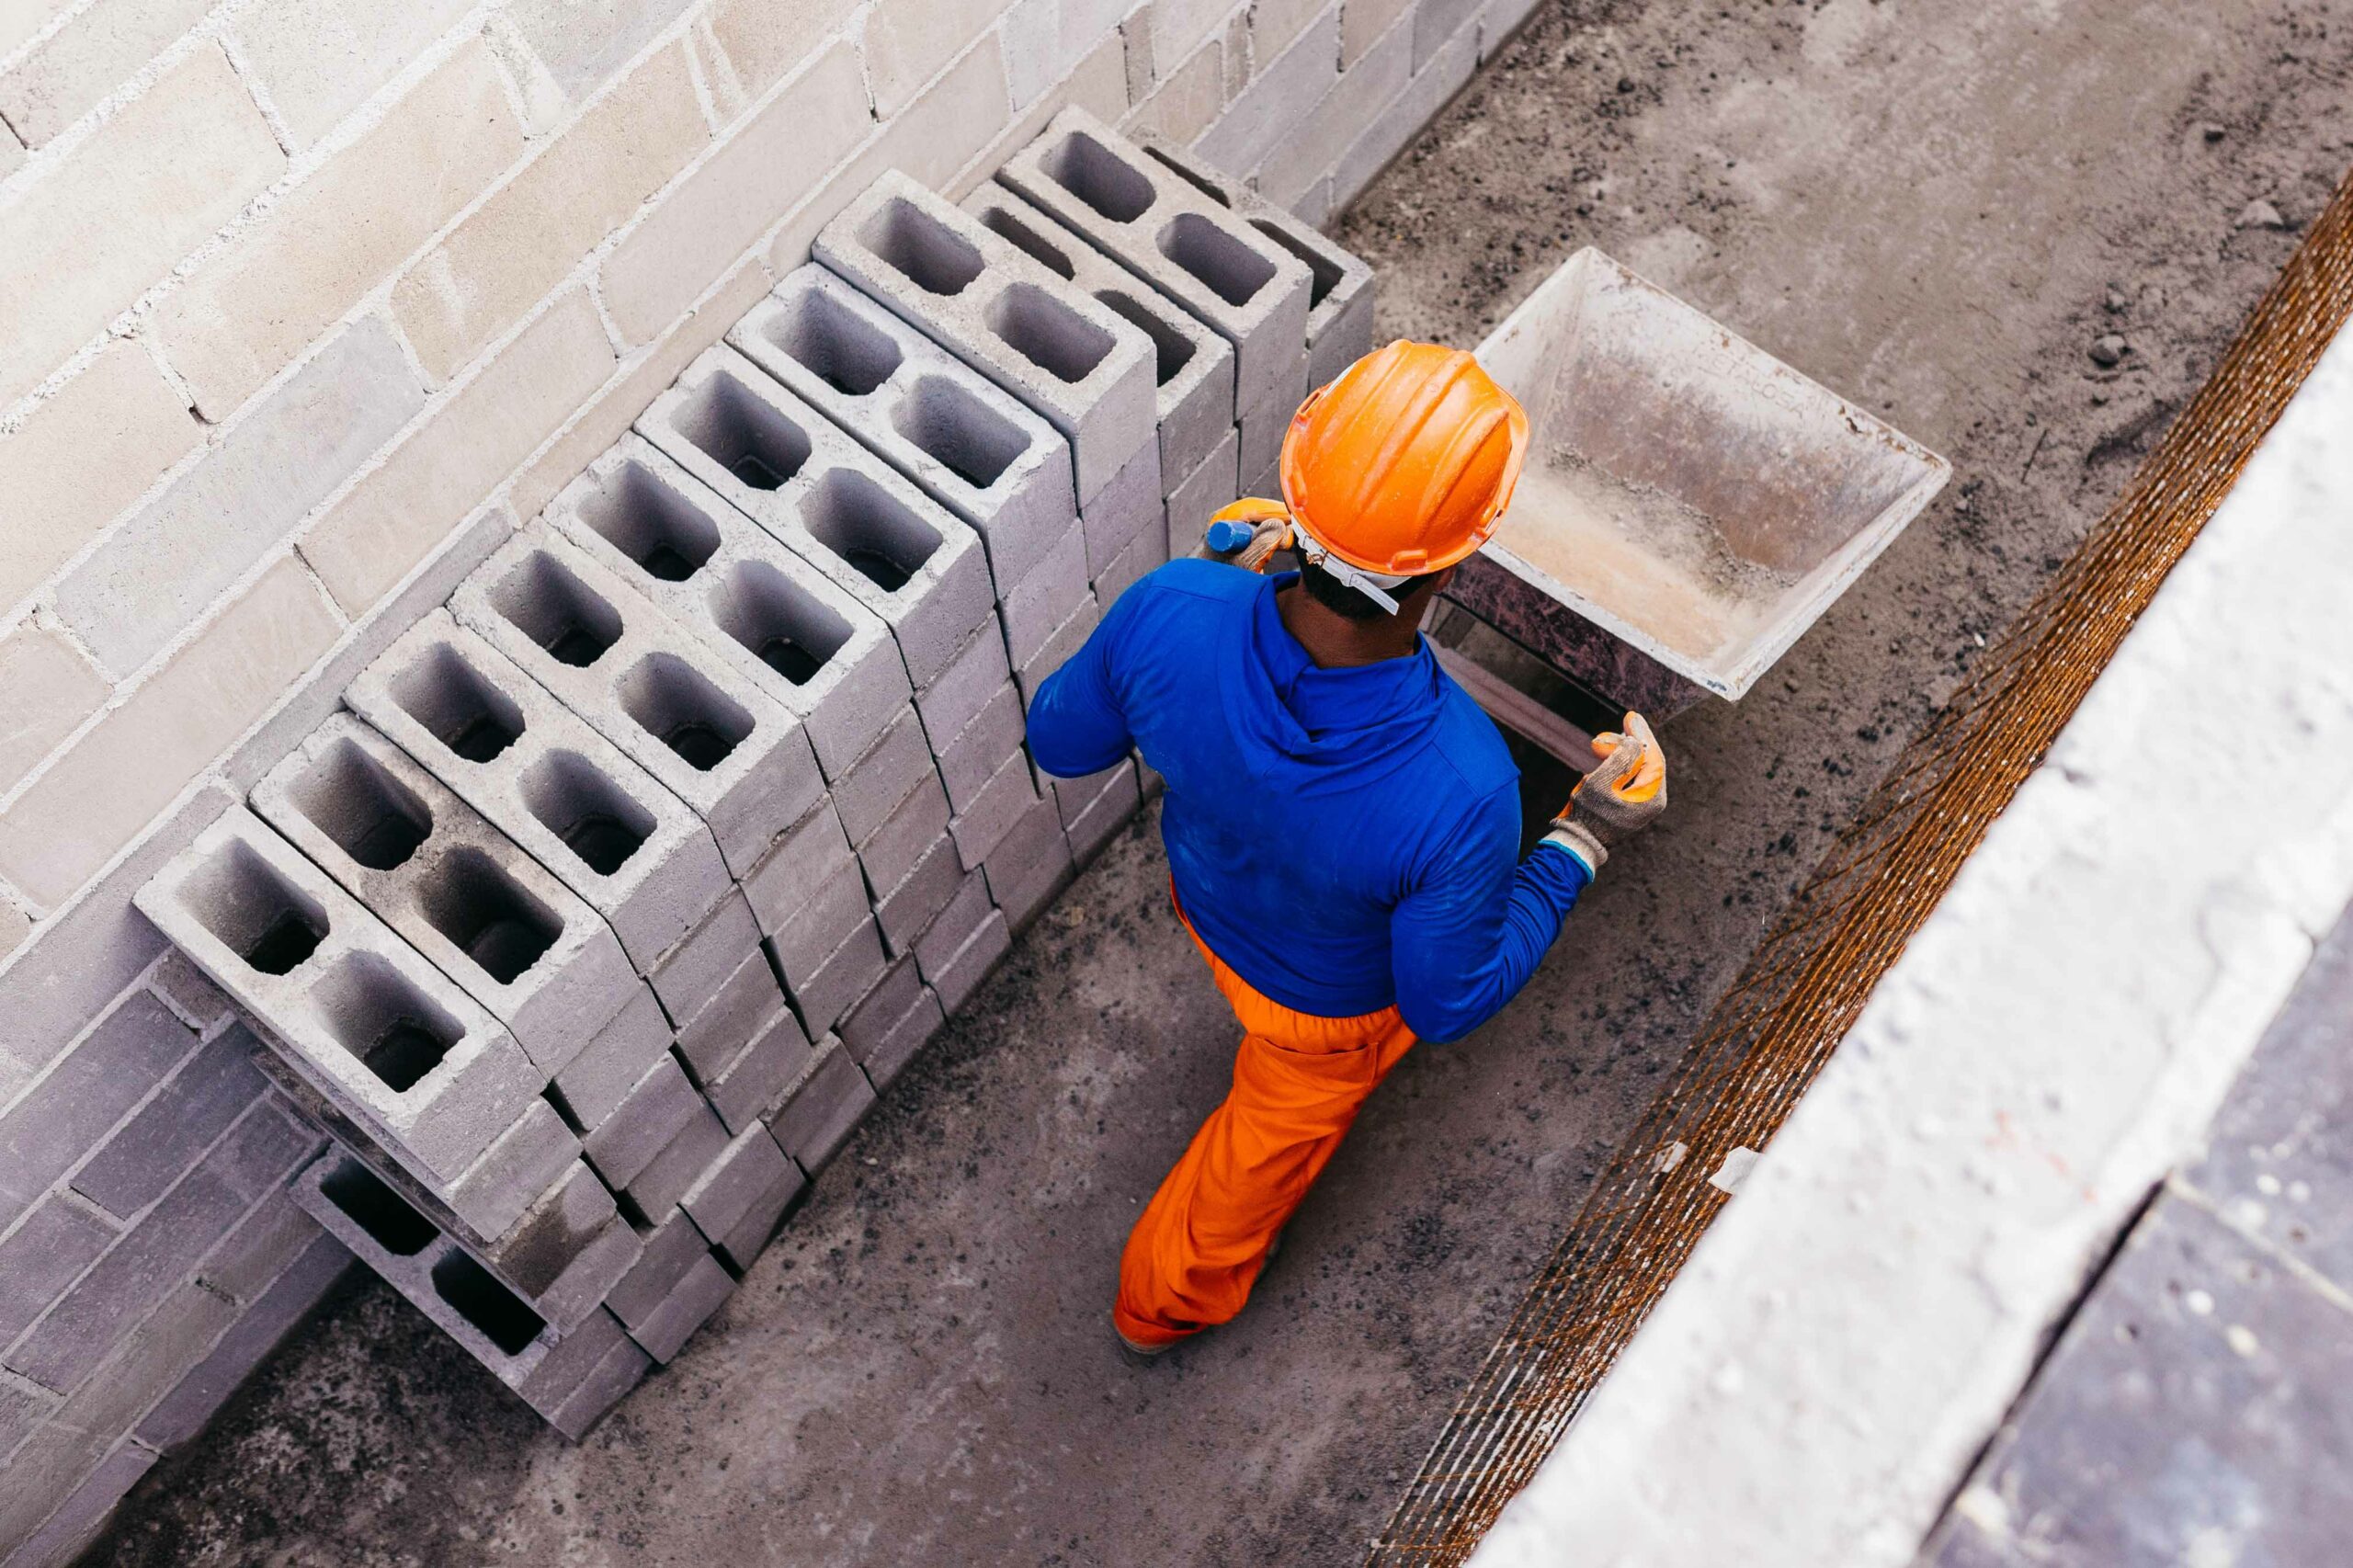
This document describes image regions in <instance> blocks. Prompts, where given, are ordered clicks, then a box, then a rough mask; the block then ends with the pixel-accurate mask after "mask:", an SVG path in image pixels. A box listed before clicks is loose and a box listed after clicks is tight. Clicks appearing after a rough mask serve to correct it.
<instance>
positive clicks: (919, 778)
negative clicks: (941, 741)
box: [834, 713, 938, 887]
mask: <svg viewBox="0 0 2353 1568" xmlns="http://www.w3.org/2000/svg"><path fill="white" fill-rule="evenodd" d="M937 771H938V769H937V767H935V766H934V764H933V762H932V757H931V746H930V744H929V743H928V742H927V741H926V739H925V738H924V733H923V725H922V722H921V721H920V720H919V719H917V717H916V716H915V714H914V713H903V714H901V715H900V716H899V718H898V719H897V720H895V721H893V722H892V725H891V727H890V728H889V729H888V730H885V731H884V732H883V733H882V735H881V738H880V739H879V740H877V741H876V742H875V743H874V744H873V746H872V747H870V749H869V750H868V752H867V754H866V755H865V756H861V757H859V758H858V761H857V762H856V763H854V764H852V765H851V767H850V769H849V772H848V774H847V776H846V777H845V778H843V779H842V780H841V781H840V782H839V783H838V784H837V785H836V786H835V790H834V809H835V811H836V812H840V813H841V819H842V831H843V832H845V833H847V834H848V835H849V841H850V844H851V846H852V847H858V846H863V845H864V844H865V843H866V841H867V840H869V839H870V838H872V837H873V836H874V835H875V833H876V832H877V831H878V830H879V829H880V828H881V826H882V824H883V823H885V822H886V821H888V820H889V819H890V816H891V813H892V812H895V811H897V810H898V809H899V806H900V804H901V802H903V801H905V800H906V798H907V794H908V791H910V790H914V789H915V787H916V786H917V785H919V784H921V783H922V782H923V781H924V779H925V778H928V777H931V776H932V775H934V774H935V773H936V772H937ZM910 863H912V861H910ZM900 869H902V870H904V869H905V868H904V866H903V867H901V868H900ZM896 880H897V878H896V877H895V876H893V877H892V878H891V879H890V880H889V881H884V882H883V883H882V884H881V885H882V886H884V887H889V886H890V885H891V883H892V881H896Z"/></svg>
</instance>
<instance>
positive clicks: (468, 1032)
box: [133, 807, 547, 1182]
mask: <svg viewBox="0 0 2353 1568" xmlns="http://www.w3.org/2000/svg"><path fill="white" fill-rule="evenodd" d="M133 902H134V903H137V905H138V907H139V909H140V910H141V912H142V913H143V914H144V915H146V916H147V918H148V919H150V920H152V921H153V922H154V923H155V925H156V926H157V927H158V928H159V929H160V930H162V931H163V933H164V934H165V936H166V937H170V938H171V940H172V941H173V942H174V943H175V944H176V946H177V947H178V948H179V949H180V950H181V951H182V952H184V953H186V954H187V955H188V958H189V959H190V960H193V961H194V962H195V963H196V965H197V966H198V967H199V968H200V969H202V970H203V971H205V973H206V974H208V975H210V976H211V978H212V981H213V983H215V984H217V985H219V986H220V987H221V988H222V990H223V991H225V992H227V993H228V994H230V995H231V996H232V997H233V998H235V1000H236V1001H237V1004H238V1005H239V1006H241V1007H243V1008H244V1009H245V1010H246V1011H247V1012H249V1013H250V1014H252V1015H253V1017H255V1018H256V1019H257V1020H258V1021H260V1022H261V1023H262V1024H263V1025H264V1026H265V1027H266V1028H267V1030H268V1032H269V1033H270V1035H271V1036H272V1037H274V1039H275V1040H277V1041H278V1043H279V1044H280V1045H281V1046H282V1047H283V1049H284V1051H285V1052H286V1059H287V1062H288V1063H289V1065H290V1066H292V1067H293V1068H294V1069H295V1070H296V1071H297V1072H299V1073H301V1074H302V1076H303V1077H304V1078H306V1079H307V1080H309V1081H310V1082H311V1083H312V1084H313V1085H315V1086H316V1087H317V1088H318V1089H319V1091H320V1092H321V1093H322V1094H324V1095H325V1096H328V1097H329V1098H331V1099H332V1100H334V1102H335V1104H336V1105H337V1106H339V1107H341V1108H344V1109H345V1110H346V1111H347V1113H348V1114H349V1115H351V1116H352V1117H353V1119H356V1120H358V1122H359V1123H360V1124H361V1125H362V1126H364V1127H366V1128H367V1129H368V1130H369V1133H370V1134H371V1135H372V1136H374V1137H376V1138H378V1139H379V1140H380V1141H381V1142H385V1143H387V1144H390V1145H393V1146H396V1147H398V1148H399V1149H401V1150H402V1151H403V1152H404V1153H405V1154H407V1155H408V1156H409V1157H410V1158H411V1159H413V1160H414V1161H415V1163H416V1165H418V1167H419V1168H421V1169H422V1170H424V1171H426V1172H428V1173H430V1176H431V1177H432V1179H433V1180H434V1181H436V1182H447V1181H450V1180H454V1179H455V1178H456V1177H458V1176H460V1174H462V1173H463V1172H464V1171H465V1169H466V1167H467V1166H469V1165H472V1163H473V1162H474V1161H475V1160H476V1159H478V1158H480V1157H481V1155H482V1153H483V1151H484V1150H486V1149H488V1148H489V1147H490V1145H491V1144H492V1142H494V1141H495V1140H496V1139H497V1137H498V1136H499V1134H501V1133H503V1132H505V1131H506V1130H507V1128H509V1127H510V1126H512V1125H513V1124H514V1121H515V1119H516V1118H517V1116H519V1115H521V1114H522V1112H523V1111H524V1109H525V1108H527V1107H528V1106H529V1105H530V1104H531V1103H532V1101H533V1100H534V1099H535V1098H536V1097H537V1096H538V1094H539V1092H540V1086H541V1085H543V1084H545V1083H546V1081H547V1080H546V1076H545V1074H541V1073H540V1071H539V1070H538V1069H537V1068H535V1067H533V1066H532V1065H531V1062H530V1060H529V1058H528V1057H526V1056H525V1055H524V1054H523V1051H522V1048H521V1047H520V1046H518V1045H517V1044H516V1043H515V1039H514V1037H513V1036H512V1035H510V1034H508V1033H507V1032H506V1028H505V1026H503V1025H501V1024H500V1023H499V1022H498V1020H497V1019H495V1018H494V1017H491V1016H490V1014H489V1012H488V1011H487V1010H486V1009H485V1008H483V1006H482V1004H480V1003H479V1002H476V1001H475V1000H474V999H473V998H472V997H471V996H469V995H467V994H465V992H463V991H461V990H460V989H459V987H458V985H457V984H456V983H455V982H453V981H451V980H450V979H449V976H447V975H445V974H443V973H442V972H441V971H439V970H438V969H436V968H434V967H433V966H432V965H431V964H429V963H427V962H426V961H425V960H424V959H423V958H421V957H419V956H418V954H417V952H416V950H415V949H414V948H411V947H410V946H409V945H408V944H407V943H405V942H404V941H402V940H401V939H400V938H399V937H397V936H395V935H393V933H392V930H391V929H390V928H389V927H388V926H385V925H384V924H383V922H381V921H380V920H378V919H377V918H376V917H375V916H374V915H370V914H369V913H368V912H367V910H365V909H363V908H362V907H361V906H360V905H359V903H358V901H357V900H356V899H354V898H353V897H352V896H351V895H350V894H349V893H347V892H344V891H343V890H342V889H341V888H339V887H337V886H336V885H335V883H334V881H331V880H330V879H329V878H328V877H327V875H326V873H324V871H321V870H320V869H318V868H317V867H315V866H313V865H312V864H311V863H310V862H309V861H308V860H305V859H304V858H302V857H301V855H299V854H297V853H295V851H294V850H293V848H292V847H291V846H289V845H288V844H287V843H286V842H285V840H283V839H281V838H279V837H278V835H276V834H275V833H272V832H271V831H270V830H269V828H268V827H267V826H266V825H265V824H263V823H262V822H261V820H260V819H259V818H258V817H256V816H255V815H254V814H253V813H252V812H248V811H246V810H244V808H243V807H236V808H233V809H232V810H230V811H229V812H225V813H224V814H223V815H222V817H221V819H220V820H219V821H217V822H215V823H214V824H212V825H211V826H210V827H209V828H207V829H206V830H205V831H204V832H203V833H201V834H199V835H197V838H196V841H195V842H194V843H193V844H191V845H189V846H188V848H187V849H186V850H184V851H182V852H181V854H180V855H179V856H178V857H177V858H175V859H174V860H173V861H172V862H171V863H170V864H169V865H167V866H166V867H165V869H163V870H162V871H160V872H158V873H157V874H156V875H155V877H154V878H153V880H151V881H149V882H148V883H147V884H146V886H144V887H142V889H140V891H139V892H138V893H137V894H136V895H134V899H133Z"/></svg>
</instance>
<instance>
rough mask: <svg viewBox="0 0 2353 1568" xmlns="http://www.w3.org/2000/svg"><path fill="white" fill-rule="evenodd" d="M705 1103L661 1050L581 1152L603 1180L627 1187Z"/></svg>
mask: <svg viewBox="0 0 2353 1568" xmlns="http://www.w3.org/2000/svg"><path fill="white" fill-rule="evenodd" d="M708 1109H709V1108H708V1107H706V1106H705V1105H704V1104H703V1103H702V1096H700V1095H699V1094H697V1093H695V1087H694V1085H693V1084H691V1083H689V1082H688V1079H687V1074H686V1073H685V1071H684V1070H683V1069H682V1068H680V1067H679V1065H678V1063H677V1062H676V1059H675V1058H673V1057H672V1056H671V1055H670V1053H669V1052H667V1051H664V1052H663V1053H662V1054H661V1055H660V1056H658V1057H656V1058H654V1065H653V1066H651V1067H649V1068H647V1069H646V1072H645V1076H643V1077H642V1078H640V1079H639V1080H638V1081H637V1084H636V1085H635V1086H634V1087H632V1088H631V1090H630V1092H629V1094H628V1096H627V1097H625V1098H624V1099H623V1100H622V1101H621V1103H620V1106H619V1107H617V1108H615V1109H614V1111H613V1114H612V1115H610V1116H608V1117H607V1118H606V1119H604V1120H603V1121H602V1122H601V1123H599V1124H598V1125H597V1126H596V1127H595V1128H593V1129H591V1130H590V1131H589V1133H588V1136H587V1137H585V1138H584V1139H582V1140H581V1142H580V1147H581V1152H582V1153H585V1154H586V1155H587V1157H588V1163H589V1164H590V1165H595V1166H596V1167H597V1175H598V1176H602V1177H604V1178H605V1185H606V1186H608V1187H613V1188H616V1189H619V1188H622V1187H628V1186H629V1185H630V1184H631V1183H632V1182H634V1181H635V1180H636V1179H637V1178H638V1176H641V1175H642V1174H643V1172H644V1170H645V1167H646V1166H647V1165H650V1164H652V1163H653V1161H654V1156H655V1155H656V1154H659V1153H662V1151H663V1150H664V1149H665V1148H667V1147H668V1146H669V1143H670V1141H671V1140H672V1139H674V1138H676V1136H677V1135H678V1134H679V1133H680V1132H681V1131H684V1130H685V1128H686V1126H687V1124H688V1122H689V1121H691V1120H693V1119H694V1117H695V1113H696V1112H698V1111H704V1112H706V1113H707V1112H708Z"/></svg>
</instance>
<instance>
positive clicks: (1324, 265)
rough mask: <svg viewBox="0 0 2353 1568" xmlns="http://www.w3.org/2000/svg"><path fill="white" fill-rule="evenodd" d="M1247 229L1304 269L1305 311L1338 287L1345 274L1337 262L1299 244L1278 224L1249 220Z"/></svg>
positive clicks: (1318, 303) (1287, 230)
mask: <svg viewBox="0 0 2353 1568" xmlns="http://www.w3.org/2000/svg"><path fill="white" fill-rule="evenodd" d="M1250 226H1251V227H1252V228H1254V229H1256V230H1257V231H1258V232H1259V233H1262V234H1264V235H1266V236H1267V238H1268V239H1270V240H1272V241H1273V242H1274V243H1275V244H1279V245H1280V246H1282V247H1283V249H1285V250H1287V251H1289V252H1290V254H1291V255H1293V256H1297V257H1298V258H1299V260H1300V265H1301V266H1302V267H1306V268H1307V308H1308V309H1310V310H1313V309H1314V308H1315V307H1316V306H1318V305H1320V304H1322V303H1323V302H1324V300H1325V299H1326V298H1327V297H1329V296H1330V294H1331V292H1332V290H1334V289H1336V288H1338V287H1339V283H1340V279H1341V278H1343V277H1345V276H1346V274H1345V273H1343V272H1342V271H1341V270H1340V264H1339V263H1338V262H1336V261H1334V260H1333V259H1332V258H1331V257H1330V256H1326V255H1324V253H1323V252H1322V251H1319V250H1312V249H1310V248H1309V247H1308V246H1306V245H1304V244H1301V243H1300V242H1299V240H1298V239H1297V238H1296V237H1294V236H1293V235H1292V233H1291V232H1290V230H1289V229H1286V228H1284V227H1282V226H1281V225H1280V224H1279V223H1272V222H1267V220H1266V219H1264V218H1253V219H1251V220H1250Z"/></svg>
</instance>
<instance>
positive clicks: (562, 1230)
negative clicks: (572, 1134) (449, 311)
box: [482, 1160, 640, 1334]
mask: <svg viewBox="0 0 2353 1568" xmlns="http://www.w3.org/2000/svg"><path fill="white" fill-rule="evenodd" d="M639 1247H640V1243H639V1242H638V1239H637V1234H636V1233H635V1232H633V1231H631V1229H630V1228H629V1225H628V1223H627V1222H626V1221H623V1220H622V1219H621V1217H620V1210H618V1209H617V1208H615V1207H614V1205H613V1195H612V1194H611V1193H610V1192H608V1191H607V1190H606V1189H605V1185H604V1183H602V1182H600V1181H598V1180H597V1176H596V1173H595V1172H594V1171H591V1170H590V1169H589V1168H588V1167H587V1166H586V1165H584V1164H582V1163H581V1162H580V1161H577V1160H574V1162H573V1163H572V1165H571V1168H570V1169H569V1170H568V1171H567V1172H566V1173H565V1176H564V1178H563V1180H562V1181H560V1182H558V1183H557V1184H556V1185H555V1186H554V1187H551V1188H550V1189H549V1190H548V1191H547V1192H546V1193H545V1194H544V1195H543V1196H541V1198H540V1200H539V1201H538V1202H537V1203H534V1204H532V1205H531V1207H530V1208H529V1210H525V1211H524V1214H523V1217H522V1218H521V1219H520V1220H518V1221H516V1223H515V1225H514V1226H513V1227H512V1229H511V1230H509V1232H508V1233H506V1235H503V1236H501V1237H499V1238H498V1240H497V1241H496V1242H495V1243H494V1244H493V1245H492V1247H491V1248H490V1249H489V1250H488V1251H487V1252H485V1253H483V1255H482V1261H483V1262H484V1263H485V1264H487V1265H489V1267H491V1269H492V1271H493V1272H494V1273H495V1274H497V1276H498V1277H499V1278H501V1279H502V1280H504V1281H505V1282H506V1284H507V1285H508V1286H509V1287H510V1288H511V1289H513V1290H514V1291H515V1292H516V1294H517V1295H519V1296H521V1297H522V1298H523V1299H524V1300H525V1301H529V1302H530V1304H531V1309H532V1310H533V1311H534V1312H538V1313H539V1314H540V1316H541V1317H543V1318H546V1319H547V1320H548V1321H549V1322H550V1323H551V1324H554V1325H555V1329H556V1332H557V1333H559V1334H563V1333H566V1332H569V1331H570V1330H571V1328H572V1327H573V1325H574V1324H577V1323H579V1321H580V1320H581V1319H582V1318H584V1317H585V1316H587V1315H588V1314H589V1313H590V1312H594V1311H595V1310H596V1309H597V1303H598V1302H600V1301H603V1300H604V1299H605V1297H606V1295H607V1294H608V1292H609V1291H610V1290H612V1288H613V1285H614V1283H615V1282H616V1281H618V1280H619V1279H620V1278H621V1276H622V1275H624V1274H626V1273H628V1272H629V1269H630V1267H631V1265H632V1264H634V1263H635V1262H636V1261H637V1255H638V1251H639Z"/></svg>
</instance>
